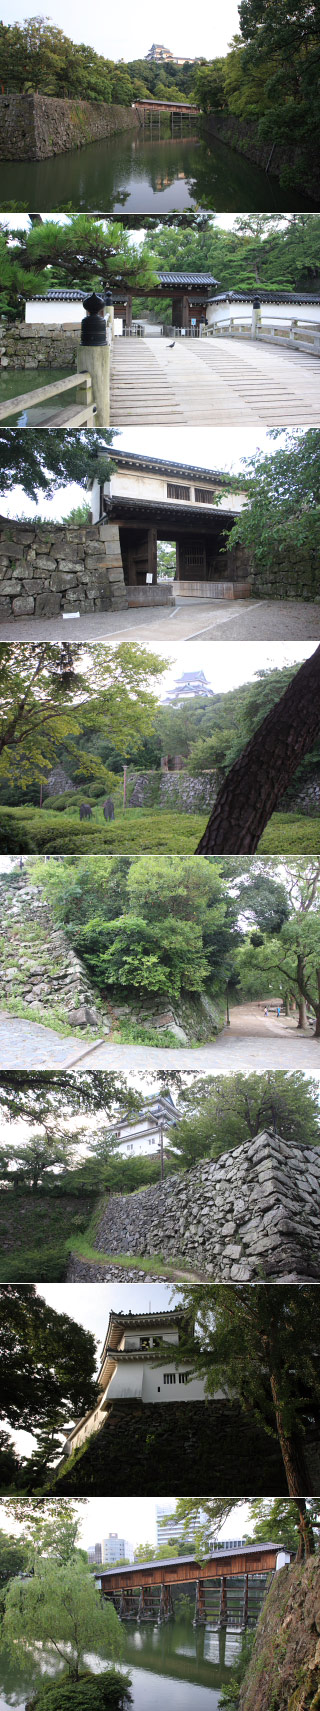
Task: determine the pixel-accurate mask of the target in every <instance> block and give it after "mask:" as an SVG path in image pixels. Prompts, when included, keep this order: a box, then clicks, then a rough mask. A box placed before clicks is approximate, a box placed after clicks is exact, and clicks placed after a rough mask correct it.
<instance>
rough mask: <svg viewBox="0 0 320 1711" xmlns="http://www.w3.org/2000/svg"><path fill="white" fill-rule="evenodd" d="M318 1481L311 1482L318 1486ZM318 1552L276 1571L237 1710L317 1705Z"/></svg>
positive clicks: (302, 1709) (292, 1710)
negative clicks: (302, 1560) (315, 1482)
mask: <svg viewBox="0 0 320 1711" xmlns="http://www.w3.org/2000/svg"><path fill="white" fill-rule="evenodd" d="M318 1489H319V1487H318V1485H316V1484H314V1485H313V1490H314V1491H317V1490H318ZM319 1609H320V1557H319V1555H318V1552H316V1555H315V1556H311V1557H310V1558H309V1560H308V1561H307V1562H294V1563H291V1564H290V1568H283V1569H281V1570H280V1573H278V1574H276V1575H275V1576H274V1578H273V1580H272V1584H271V1586H270V1589H269V1591H268V1593H267V1597H266V1599H265V1600H264V1603H263V1606H262V1611H261V1615H260V1619H259V1623H258V1628H257V1633H256V1636H255V1642H254V1648H253V1653H252V1657H251V1659H249V1662H248V1665H247V1669H246V1674H245V1678H244V1681H243V1684H242V1687H241V1691H240V1699H239V1711H271V1707H272V1706H273V1707H274V1708H276V1711H307V1708H308V1711H317V1706H319V1671H320V1634H319Z"/></svg>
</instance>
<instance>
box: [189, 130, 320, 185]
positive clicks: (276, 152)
mask: <svg viewBox="0 0 320 1711" xmlns="http://www.w3.org/2000/svg"><path fill="white" fill-rule="evenodd" d="M202 123H203V127H204V130H205V134H206V136H209V137H210V136H212V137H218V138H219V141H220V142H221V143H227V144H228V146H229V148H232V149H236V150H237V154H243V155H244V156H245V158H246V160H252V161H253V162H254V164H255V166H261V167H262V168H263V170H264V172H266V170H267V166H268V163H269V161H270V179H271V184H272V178H273V177H275V178H280V183H281V175H282V173H283V171H284V169H286V170H287V168H288V167H289V169H290V173H291V175H292V180H293V182H294V181H296V183H298V184H300V186H301V187H303V189H304V190H305V191H306V194H307V196H310V200H311V201H313V200H314V201H316V202H319V196H320V169H319V162H318V160H317V157H316V151H315V157H314V162H313V169H312V171H310V162H309V165H308V170H307V169H306V170H305V173H303V170H302V168H301V148H300V146H299V144H298V145H297V148H296V149H294V148H293V147H292V142H290V143H288V146H287V147H286V145H285V144H284V143H276V146H275V148H273V147H272V144H273V138H272V136H271V135H270V136H269V137H268V139H265V138H262V137H259V134H258V126H257V122H256V120H255V119H238V117H237V116H236V114H235V113H207V114H206V115H205V117H204V118H203V121H202ZM271 151H272V158H271V160H270V156H271Z"/></svg>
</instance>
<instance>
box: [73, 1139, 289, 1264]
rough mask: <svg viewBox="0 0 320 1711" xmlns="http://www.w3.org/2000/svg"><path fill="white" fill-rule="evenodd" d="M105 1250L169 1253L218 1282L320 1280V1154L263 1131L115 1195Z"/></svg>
mask: <svg viewBox="0 0 320 1711" xmlns="http://www.w3.org/2000/svg"><path fill="white" fill-rule="evenodd" d="M95 1246H96V1249H97V1250H98V1251H99V1252H104V1253H112V1252H113V1253H117V1252H118V1253H125V1252H127V1253H139V1254H154V1253H159V1254H162V1255H163V1256H164V1258H165V1259H167V1258H168V1257H170V1256H173V1257H174V1258H175V1260H176V1262H177V1264H178V1263H179V1258H182V1259H184V1260H185V1261H186V1260H187V1261H188V1265H189V1266H191V1267H192V1268H194V1269H195V1270H198V1271H200V1272H201V1274H202V1275H204V1274H205V1275H206V1276H208V1277H213V1278H214V1279H215V1281H217V1282H218V1283H222V1282H223V1283H230V1282H235V1281H237V1282H239V1283H240V1282H252V1281H260V1282H261V1281H263V1280H265V1281H266V1282H270V1281H272V1280H277V1279H278V1278H279V1279H280V1278H281V1279H282V1281H283V1280H284V1279H286V1280H288V1281H290V1280H294V1279H296V1280H300V1279H301V1280H302V1279H303V1280H304V1281H308V1279H310V1280H311V1279H312V1278H318V1279H319V1277H320V1151H318V1150H317V1149H315V1148H314V1147H307V1146H302V1147H300V1146H299V1147H297V1146H296V1147H290V1146H289V1145H288V1144H287V1142H286V1141H283V1140H282V1139H281V1138H280V1136H279V1135H275V1136H273V1135H270V1134H268V1133H267V1132H263V1133H261V1134H260V1135H258V1136H257V1137H256V1139H255V1140H253V1141H249V1142H248V1143H247V1144H246V1145H245V1146H242V1147H237V1148H234V1149H233V1150H232V1152H230V1153H224V1154H223V1156H222V1157H221V1158H220V1159H218V1160H217V1161H216V1162H212V1161H211V1160H205V1161H204V1162H203V1163H202V1164H201V1165H198V1166H197V1167H196V1169H194V1170H190V1171H188V1172H185V1173H181V1174H179V1175H177V1176H171V1177H169V1178H168V1180H167V1182H165V1183H164V1184H163V1186H161V1184H159V1185H157V1186H156V1187H151V1188H146V1189H144V1190H143V1192H140V1193H137V1194H130V1195H129V1196H120V1195H112V1196H110V1199H109V1200H108V1204H107V1206H106V1209H105V1212H104V1214H103V1217H102V1219H101V1224H100V1226H99V1229H98V1232H97V1237H96V1242H95Z"/></svg>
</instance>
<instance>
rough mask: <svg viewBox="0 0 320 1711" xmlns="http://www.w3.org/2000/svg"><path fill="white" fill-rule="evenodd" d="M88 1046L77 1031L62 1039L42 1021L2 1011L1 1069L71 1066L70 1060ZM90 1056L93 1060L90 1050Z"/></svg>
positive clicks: (0, 1023)
mask: <svg viewBox="0 0 320 1711" xmlns="http://www.w3.org/2000/svg"><path fill="white" fill-rule="evenodd" d="M84 1048H85V1041H84V1040H79V1039H76V1038H75V1036H74V1035H73V1034H69V1035H68V1036H67V1037H66V1036H64V1037H63V1038H62V1037H61V1034H56V1033H55V1032H54V1030H53V1028H43V1027H42V1026H41V1023H40V1022H27V1021H26V1020H25V1018H24V1017H21V1016H11V1015H7V1014H6V1012H5V1011H4V1010H1V1012H0V1068H1V1069H68V1064H69V1061H70V1059H72V1061H74V1059H75V1058H76V1057H77V1056H80V1055H81V1056H82V1053H83V1050H84ZM86 1058H87V1062H88V1063H89V1061H90V1054H89V1053H86Z"/></svg>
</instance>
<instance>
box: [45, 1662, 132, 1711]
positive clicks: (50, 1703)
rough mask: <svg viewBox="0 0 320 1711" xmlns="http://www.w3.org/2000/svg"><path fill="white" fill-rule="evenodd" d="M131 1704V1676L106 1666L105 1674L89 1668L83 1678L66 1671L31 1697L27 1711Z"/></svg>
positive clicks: (115, 1710) (118, 1709) (109, 1709)
mask: <svg viewBox="0 0 320 1711" xmlns="http://www.w3.org/2000/svg"><path fill="white" fill-rule="evenodd" d="M131 1704H132V1693H131V1692H130V1676H129V1675H127V1674H124V1675H123V1674H122V1672H121V1671H120V1670H118V1669H106V1670H103V1671H102V1674H101V1675H90V1674H89V1672H88V1671H86V1673H85V1675H81V1676H80V1677H79V1681H71V1679H70V1676H64V1675H63V1676H62V1677H61V1676H60V1679H59V1680H58V1681H54V1682H52V1681H50V1682H47V1683H46V1685H45V1686H43V1687H40V1688H39V1690H38V1691H37V1692H36V1694H35V1695H34V1697H33V1699H29V1700H28V1701H27V1705H26V1711H122V1708H123V1707H125V1706H127V1705H131Z"/></svg>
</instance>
